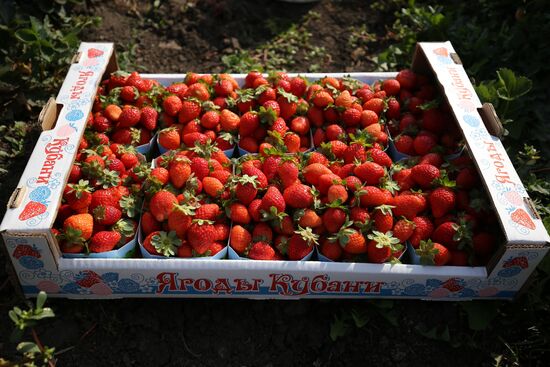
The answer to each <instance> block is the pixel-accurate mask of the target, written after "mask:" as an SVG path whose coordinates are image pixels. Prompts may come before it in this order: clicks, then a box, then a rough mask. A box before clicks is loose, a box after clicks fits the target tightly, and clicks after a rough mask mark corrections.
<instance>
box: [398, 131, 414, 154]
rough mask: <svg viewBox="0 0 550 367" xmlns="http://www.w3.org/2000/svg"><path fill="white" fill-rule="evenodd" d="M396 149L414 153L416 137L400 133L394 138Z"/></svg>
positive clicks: (405, 152)
mask: <svg viewBox="0 0 550 367" xmlns="http://www.w3.org/2000/svg"><path fill="white" fill-rule="evenodd" d="M394 144H395V149H397V150H398V151H399V152H401V153H404V154H408V155H414V139H413V138H411V137H410V136H409V135H399V136H398V137H396V138H395V140H394Z"/></svg>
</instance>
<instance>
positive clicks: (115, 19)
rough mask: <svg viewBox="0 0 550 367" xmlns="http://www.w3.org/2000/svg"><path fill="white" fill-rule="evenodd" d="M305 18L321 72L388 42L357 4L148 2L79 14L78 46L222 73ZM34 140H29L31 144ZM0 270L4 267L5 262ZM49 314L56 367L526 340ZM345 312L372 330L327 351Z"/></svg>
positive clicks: (11, 300)
mask: <svg viewBox="0 0 550 367" xmlns="http://www.w3.org/2000/svg"><path fill="white" fill-rule="evenodd" d="M183 10H185V11H183ZM310 10H313V11H315V12H317V13H318V14H319V17H318V18H317V19H315V20H313V21H311V22H310V23H309V24H308V30H309V31H310V32H312V34H313V37H312V39H311V42H313V43H314V45H315V46H319V47H324V48H325V50H326V52H327V54H328V55H329V57H327V58H326V60H323V61H322V70H323V71H327V72H330V71H370V70H372V69H373V68H374V64H373V63H372V61H371V60H370V59H369V55H371V54H373V53H374V52H375V51H377V50H379V49H382V48H384V46H385V42H387V40H388V39H391V33H389V32H388V31H387V29H386V28H387V25H388V24H392V23H393V19H392V12H393V10H392V9H391V8H388V9H386V10H384V11H382V12H378V13H373V11H371V10H370V8H369V5H368V2H365V1H334V2H329V1H322V2H313V3H308V4H290V3H284V2H279V1H267V0H263V1H236V0H221V1H214V0H205V1H200V2H198V3H197V4H195V2H191V1H186V0H171V1H166V2H162V4H161V5H160V7H158V8H153V7H152V6H151V5H150V4H149V2H136V1H133V0H125V1H123V0H115V1H111V2H100V1H87V3H86V4H85V5H82V6H80V7H77V9H76V11H77V12H79V13H81V14H88V15H89V14H93V15H97V16H100V17H101V18H102V20H103V21H102V24H101V26H99V27H98V28H96V29H93V30H90V31H88V32H87V33H86V34H85V35H84V37H83V40H86V41H114V42H116V43H117V46H118V50H119V51H120V52H125V51H126V52H128V50H129V48H128V46H127V45H132V44H134V45H135V46H136V47H135V50H134V55H133V56H134V57H135V64H138V65H141V66H142V68H141V71H143V72H155V73H161V72H162V73H185V72H187V71H197V72H221V71H223V69H224V66H223V63H222V61H221V57H222V56H223V55H228V54H231V53H233V52H235V50H237V49H254V48H256V47H258V46H259V45H262V44H265V43H267V42H270V41H271V40H272V39H273V36H274V34H273V31H272V29H271V28H270V26H269V24H273V23H275V24H277V27H278V30H279V31H280V29H281V28H283V29H284V27H290V25H291V24H292V23H295V22H300V21H301V20H302V19H303V17H304V16H305V15H306V14H307V13H308V12H309V11H310ZM268 19H269V20H270V22H269V21H267V20H268ZM361 24H367V28H368V30H369V31H370V32H372V33H374V34H375V35H376V38H377V40H376V42H375V43H374V44H373V45H372V47H373V48H372V49H369V48H367V49H365V48H364V47H363V48H360V49H359V50H357V49H355V50H352V49H349V47H347V46H346V42H345V40H347V38H348V37H349V33H350V31H349V27H351V26H360V25H361ZM122 45H126V46H124V47H123V46H122ZM310 63H311V60H306V59H305V58H304V57H297V58H296V62H295V64H294V66H293V68H294V70H290V71H304V70H307V69H308V67H309V65H310ZM35 139H36V134H34V135H32V139H31V140H32V141H31V144H33V143H34V141H35ZM30 152H31V149H27V156H26V157H23V158H21V160H20V161H18V163H17V164H16V165H15V166H14V167H13V174H11V175H10V177H12V178H13V179H12V180H9V181H7V182H5V183H4V184H5V188H6V189H5V190H3V192H2V194H1V200H0V201H1V202H2V203H3V202H5V201H6V200H7V197H8V194H9V193H11V191H12V189H13V187H14V186H15V184H16V181H15V179H16V178H17V177H19V176H20V174H21V172H22V170H23V168H24V162H26V160H27V159H28V155H30ZM2 215H3V213H2ZM0 263H1V264H5V263H6V257H5V255H4V254H3V253H1V252H0ZM3 268H4V267H3V266H2V267H0V299H1V304H0V330H2V331H3V332H2V333H1V335H0V355H2V356H5V357H7V358H14V356H15V354H16V352H15V345H14V344H13V343H10V342H9V341H8V334H9V332H8V331H9V330H11V329H12V324H11V321H10V320H9V318H8V317H7V312H8V310H9V309H11V308H12V307H13V306H14V305H21V304H22V300H21V298H20V297H19V296H18V295H17V294H16V288H15V287H13V286H11V285H10V284H9V283H8V282H7V280H6V279H7V274H6V273H5V272H3ZM4 280H6V281H5V282H4ZM2 283H3V284H2ZM520 302H521V301H520ZM48 304H49V305H50V306H51V307H52V308H53V309H54V310H55V313H56V317H55V318H54V319H50V320H44V321H43V322H42V323H41V324H40V326H39V327H38V329H37V330H38V334H39V335H41V339H42V341H43V342H44V343H45V344H47V345H49V346H55V347H56V350H58V351H61V350H63V349H65V348H71V349H70V350H67V351H65V352H64V353H62V354H61V355H59V363H58V365H60V366H83V367H84V366H220V365H227V366H294V365H300V366H302V365H312V366H349V365H359V364H366V363H369V364H373V365H400V366H424V365H440V364H442V363H445V364H446V365H449V366H463V365H487V366H489V365H493V364H494V360H493V359H494V356H495V355H498V354H501V353H503V352H504V350H503V349H504V348H505V347H504V346H503V344H502V343H501V342H500V341H499V339H498V338H497V337H496V335H499V334H501V335H505V337H506V338H510V339H511V340H521V338H522V335H521V331H518V330H516V331H505V327H503V326H497V327H495V328H490V329H487V330H486V331H483V332H477V333H475V334H474V332H473V331H471V330H470V329H469V327H468V323H467V318H466V316H465V313H464V311H463V309H462V308H461V306H460V305H458V304H456V303H441V302H437V303H431V302H422V301H395V302H391V301H384V302H383V303H380V302H378V301H364V300H363V301H360V300H301V301H286V302H284V301H252V300H219V299H172V300H155V299H143V300H133V299H126V300H112V301H73V300H64V299H61V300H54V299H51V300H49V301H48ZM517 308H518V309H519V308H520V307H517ZM352 310H362V311H364V312H365V313H366V315H367V316H368V318H369V321H368V322H367V323H366V325H365V326H363V327H362V328H357V327H355V326H354V324H353V321H352V320H349V321H348V330H347V333H345V335H344V336H342V337H340V338H338V339H337V340H336V341H332V340H331V337H330V334H331V323H332V322H333V321H334V320H335V318H336V317H338V318H339V317H342V315H344V316H348V317H349V315H351V313H352ZM434 328H436V329H437V330H440V331H441V330H443V331H444V330H445V329H446V328H447V330H448V331H449V333H450V334H449V336H445V333H436V332H431V333H430V332H429V331H430V330H431V331H434V330H436V329H434ZM518 333H519V335H516V334H518ZM510 339H508V340H510ZM465 350H467V351H468V352H467V353H465V352H464V351H465ZM538 363H542V362H538ZM533 364H537V361H536V360H533Z"/></svg>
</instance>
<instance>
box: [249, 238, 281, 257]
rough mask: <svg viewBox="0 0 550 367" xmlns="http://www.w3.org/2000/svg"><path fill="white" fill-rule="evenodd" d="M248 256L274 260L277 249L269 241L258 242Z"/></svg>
mask: <svg viewBox="0 0 550 367" xmlns="http://www.w3.org/2000/svg"><path fill="white" fill-rule="evenodd" d="M248 257H249V258H250V259H252V260H274V258H275V250H274V249H273V247H271V246H270V245H269V244H268V243H265V242H256V243H254V244H253V245H252V247H251V248H250V251H249V252H248Z"/></svg>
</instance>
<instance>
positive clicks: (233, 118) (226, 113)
mask: <svg viewBox="0 0 550 367" xmlns="http://www.w3.org/2000/svg"><path fill="white" fill-rule="evenodd" d="M240 121H241V119H240V118H239V116H237V115H236V114H235V113H233V112H231V111H230V110H228V109H225V110H222V111H221V113H220V126H221V128H222V130H224V131H229V132H232V131H238V130H239V124H240Z"/></svg>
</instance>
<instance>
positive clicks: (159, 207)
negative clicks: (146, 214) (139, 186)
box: [149, 190, 178, 222]
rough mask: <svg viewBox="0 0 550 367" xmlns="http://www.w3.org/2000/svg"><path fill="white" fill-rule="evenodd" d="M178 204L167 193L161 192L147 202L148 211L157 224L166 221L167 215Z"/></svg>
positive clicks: (172, 195)
mask: <svg viewBox="0 0 550 367" xmlns="http://www.w3.org/2000/svg"><path fill="white" fill-rule="evenodd" d="M176 204H178V199H177V198H176V196H175V195H174V194H172V193H171V192H169V191H166V190H161V191H159V192H157V193H155V194H154V195H153V197H152V198H151V200H150V202H149V210H150V211H151V214H153V217H155V219H156V220H157V221H159V222H162V221H164V220H166V219H168V215H169V214H170V212H171V211H172V209H173V208H174V205H176Z"/></svg>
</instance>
